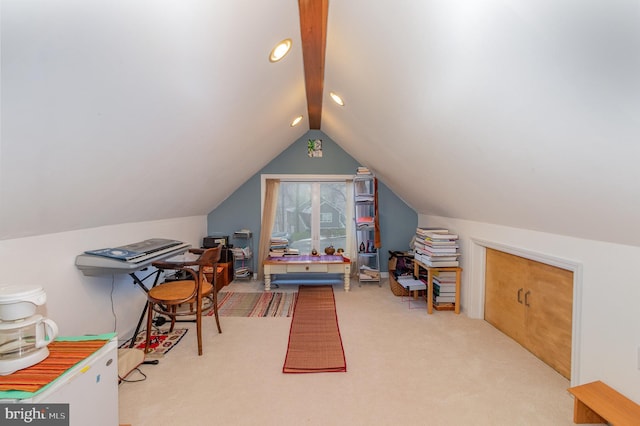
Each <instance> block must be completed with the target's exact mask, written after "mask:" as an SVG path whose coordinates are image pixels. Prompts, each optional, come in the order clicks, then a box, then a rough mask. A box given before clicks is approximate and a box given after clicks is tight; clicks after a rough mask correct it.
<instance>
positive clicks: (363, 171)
mask: <svg viewBox="0 0 640 426" xmlns="http://www.w3.org/2000/svg"><path fill="white" fill-rule="evenodd" d="M356 174H358V175H370V174H371V170H369V169H368V168H366V167H362V166H360V167H358V169H357V170H356Z"/></svg>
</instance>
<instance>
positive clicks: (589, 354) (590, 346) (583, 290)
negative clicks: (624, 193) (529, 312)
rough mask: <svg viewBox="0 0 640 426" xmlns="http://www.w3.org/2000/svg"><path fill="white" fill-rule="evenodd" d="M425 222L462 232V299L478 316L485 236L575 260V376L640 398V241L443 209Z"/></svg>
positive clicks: (539, 255) (516, 248)
mask: <svg viewBox="0 0 640 426" xmlns="http://www.w3.org/2000/svg"><path fill="white" fill-rule="evenodd" d="M418 224H419V226H445V227H447V228H448V229H450V230H451V231H452V232H455V233H457V234H459V235H460V242H461V244H460V250H461V252H462V256H461V266H462V268H464V271H463V275H462V279H463V281H462V290H461V298H462V301H461V304H462V310H463V312H464V313H465V314H467V315H468V316H470V317H473V318H483V312H484V311H483V303H484V265H483V262H482V261H481V259H480V258H481V257H482V255H483V248H482V245H483V244H484V243H488V245H494V246H498V247H502V248H506V249H508V250H510V251H513V252H516V253H519V255H525V256H527V254H530V255H531V256H530V257H532V258H536V260H539V259H544V258H548V259H549V260H550V263H556V266H561V264H563V263H564V264H565V265H567V266H568V267H567V268H566V269H570V268H571V266H575V272H574V276H575V285H576V287H575V288H574V291H577V293H576V294H575V295H574V324H573V328H574V347H573V350H574V354H573V357H572V359H573V361H574V363H575V364H576V365H574V366H573V367H574V368H573V370H572V384H573V385H575V384H580V383H587V382H590V381H593V380H602V381H604V382H605V383H607V384H609V385H610V386H612V387H614V388H616V389H617V390H618V391H620V392H622V393H623V394H624V395H626V396H627V397H629V398H631V399H633V400H635V401H636V402H638V403H640V387H638V383H639V381H640V365H639V362H640V360H639V359H638V358H639V357H640V354H639V350H640V349H639V347H640V278H639V276H638V273H637V266H638V264H637V262H638V260H639V259H640V247H635V246H625V245H618V244H611V243H605V242H600V241H593V240H584V239H578V238H571V237H565V236H561V235H555V234H547V233H542V232H534V231H529V230H525V229H518V228H509V227H505V226H498V225H492V224H487V223H480V222H471V221H465V220H458V219H450V218H444V217H437V216H427V215H420V216H419V218H418ZM603 226H606V225H603ZM527 257H528V256H527ZM576 298H577V299H576Z"/></svg>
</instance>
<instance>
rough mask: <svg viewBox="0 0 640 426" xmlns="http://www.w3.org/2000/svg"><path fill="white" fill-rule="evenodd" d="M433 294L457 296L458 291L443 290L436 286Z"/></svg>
mask: <svg viewBox="0 0 640 426" xmlns="http://www.w3.org/2000/svg"><path fill="white" fill-rule="evenodd" d="M433 295H434V296H453V297H455V296H456V292H455V291H441V290H438V289H436V288H435V287H434V288H433Z"/></svg>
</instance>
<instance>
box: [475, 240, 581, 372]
mask: <svg viewBox="0 0 640 426" xmlns="http://www.w3.org/2000/svg"><path fill="white" fill-rule="evenodd" d="M572 315H573V272H571V271H567V270H565V269H561V268H557V267H555V266H551V265H547V264H545V263H541V262H536V261H533V260H530V259H525V258H523V257H520V256H516V255H512V254H509V253H504V252H501V251H497V250H493V249H489V248H487V249H486V272H485V307H484V318H485V320H486V321H488V322H489V323H490V324H492V325H493V326H494V327H496V328H497V329H499V330H500V331H502V332H503V333H505V334H506V335H507V336H509V337H511V338H513V339H514V340H515V341H517V342H518V343H520V344H521V345H522V346H524V347H525V348H526V349H528V350H529V351H531V353H533V354H534V355H536V356H537V357H538V358H540V359H541V360H542V361H544V362H545V363H547V364H548V365H549V366H551V367H552V368H553V369H555V370H556V371H558V372H559V373H560V374H562V375H563V376H564V377H566V378H568V379H570V378H571V335H572Z"/></svg>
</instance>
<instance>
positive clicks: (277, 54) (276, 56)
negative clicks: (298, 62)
mask: <svg viewBox="0 0 640 426" xmlns="http://www.w3.org/2000/svg"><path fill="white" fill-rule="evenodd" d="M289 50H291V39H290V38H288V39H285V40H282V41H281V42H280V43H278V44H277V45H276V47H274V48H273V49H272V50H271V53H270V54H269V61H271V62H278V61H279V60H280V59H282V58H284V57H285V55H286V54H287V53H289Z"/></svg>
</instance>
